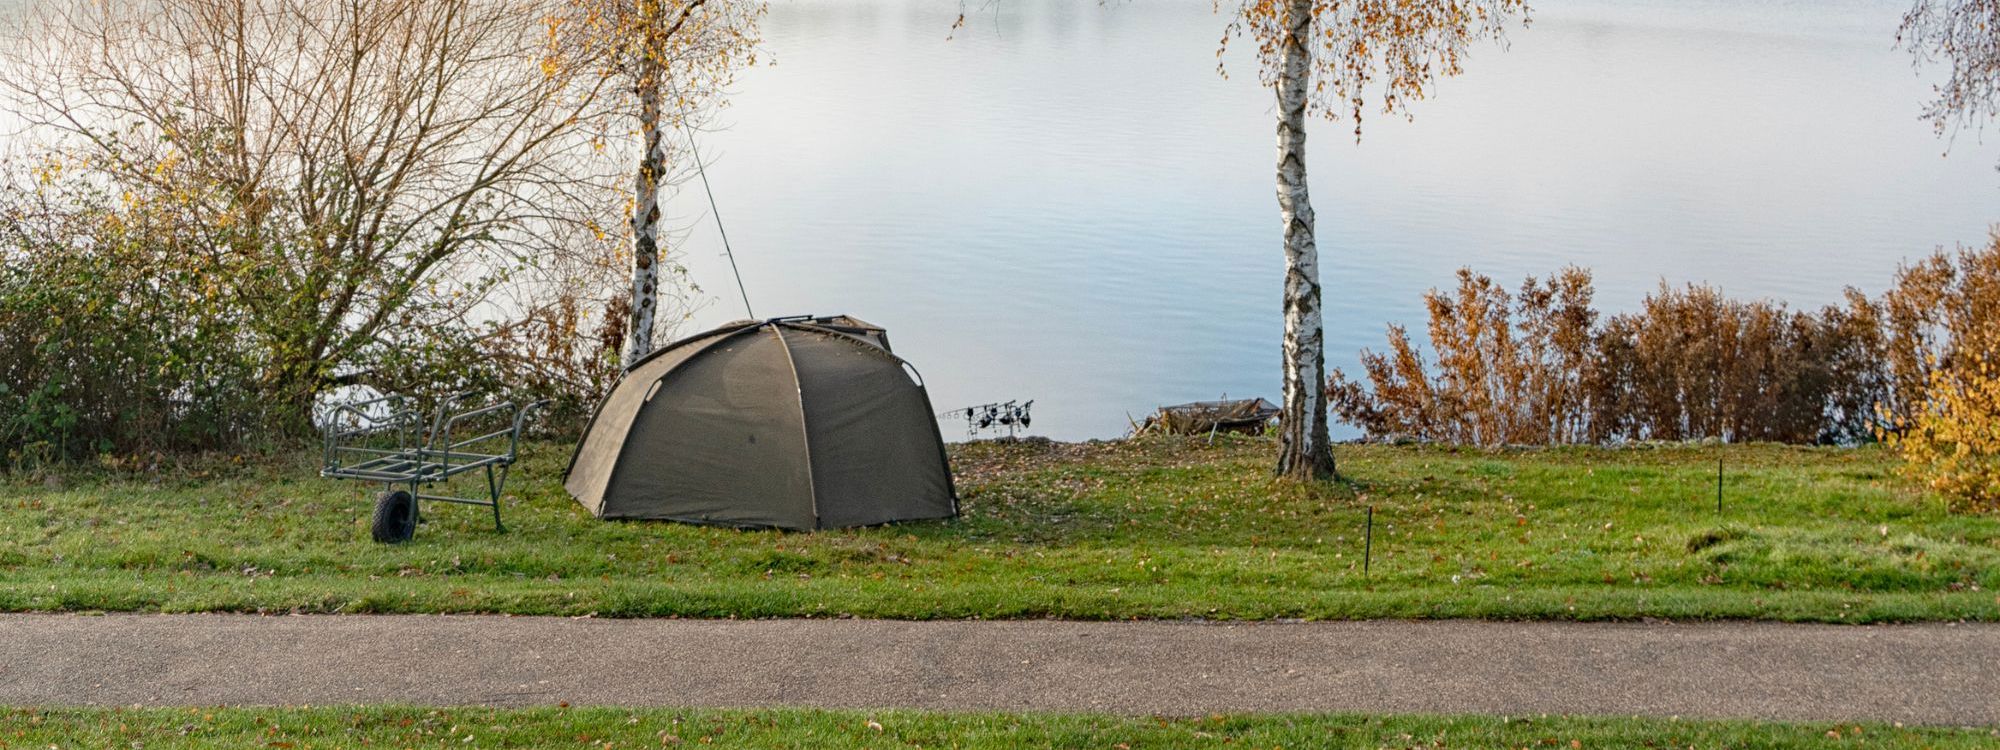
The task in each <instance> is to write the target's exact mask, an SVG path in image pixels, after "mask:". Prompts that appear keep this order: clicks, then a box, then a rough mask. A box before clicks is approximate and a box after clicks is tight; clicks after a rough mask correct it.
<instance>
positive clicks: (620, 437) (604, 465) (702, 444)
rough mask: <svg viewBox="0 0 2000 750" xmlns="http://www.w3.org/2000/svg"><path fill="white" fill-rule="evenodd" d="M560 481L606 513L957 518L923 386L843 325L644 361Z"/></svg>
mask: <svg viewBox="0 0 2000 750" xmlns="http://www.w3.org/2000/svg"><path fill="white" fill-rule="evenodd" d="M563 486H564V487H565V488H566V489H568V490H569V493H570V495H572V496H574V497H575V498H576V499H577V502H580V503H582V504H583V506H584V507H585V508H588V509H589V510H590V512H591V513H592V514H594V515H596V516H597V517H599V518H619V519H662V520H671V521H685V522H690V523H704V524H719V525H726V526H742V527H775V528H782V529H794V530H809V529H824V528H840V527H847V526H872V525H875V524H882V523H889V522H891V521H910V520H917V519H925V518H948V517H951V516H956V515H958V494H957V492H956V490H955V489H954V488H953V486H952V480H951V468H950V466H949V465H948V463H947V460H946V458H945V453H944V440H943V438H942V437H941V436H940V435H939V433H938V427H937V420H936V418H935V417H933V415H932V413H931V403H930V396H928V395H927V394H926V393H925V392H924V386H923V383H922V380H921V378H919V377H917V376H916V374H915V369H914V368H910V367H908V364H907V363H905V362H904V361H903V360H902V359H901V358H899V357H897V356H896V355H895V354H893V353H891V352H890V351H889V340H888V337H887V336H886V335H885V334H884V332H883V330H882V329H881V328H877V327H875V326H872V325H869V324H867V323H864V322H861V321H859V320H855V319H853V318H849V317H846V316H838V317H825V318H813V317H803V318H774V319H771V320H764V321H742V322H738V323H732V324H730V325H727V326H723V327H721V328H718V329H715V330H713V331H709V332H707V333H702V334H697V335H695V336H691V337H688V338H685V339H682V340H680V341H676V342H674V343H672V344H669V345H667V346H666V347H665V348H662V349H660V350H658V351H655V352H653V353H652V354H650V355H648V356H646V357H645V358H643V359H640V360H639V361H638V362H637V363H635V364H634V365H633V366H632V368H631V369H630V370H628V371H626V373H625V376H624V377H623V378H621V379H620V380H619V381H618V384H617V385H615V386H613V387H612V389H611V393H610V394H608V395H606V396H605V398H604V401H603V402H602V403H601V404H599V405H598V407H597V415H596V416H595V417H593V418H592V419H591V422H590V427H589V428H588V429H587V430H585V432H584V436H583V441H582V442H581V443H579V444H578V445H577V449H576V455H575V456H574V457H573V458H571V459H570V467H569V471H568V473H567V475H566V476H565V477H564V479H563Z"/></svg>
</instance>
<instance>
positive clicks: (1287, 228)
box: [1223, 0, 1528, 479]
mask: <svg viewBox="0 0 2000 750" xmlns="http://www.w3.org/2000/svg"><path fill="white" fill-rule="evenodd" d="M1527 13H1528V7H1527V4H1526V2H1525V0H1419V1H1415V2H1413V1H1412V0H1240V4H1239V5H1238V7H1237V9H1236V12H1235V14H1234V16H1233V18H1232V20H1231V22H1230V26H1229V30H1228V32H1227V33H1226V34H1225V35H1224V37H1223V42H1224V45H1225V46H1226V45H1227V44H1228V42H1229V40H1231V39H1235V38H1247V39H1249V40H1250V41H1251V42H1252V43H1253V44H1254V45H1255V47H1256V51H1257V58H1258V61H1259V63H1260V69H1261V74H1262V81H1263V82H1264V84H1265V85H1267V86H1270V87H1271V89H1272V91H1274V92H1276V94H1277V98H1278V101H1277V104H1278V162H1277V177H1278V215H1279V218H1280V220H1281V221H1282V222H1283V224H1284V234H1285V240H1284V242H1285V287H1284V307H1285V338H1284V391H1285V399H1284V401H1285V403H1284V411H1283V415H1282V427H1281V428H1280V432H1279V436H1280V439H1281V448H1280V453H1279V457H1278V467H1277V473H1278V474H1279V475H1280V476H1285V477H1291V478H1297V479H1317V478H1324V477H1328V476H1332V475H1333V474H1334V468H1335V467H1334V461H1333V451H1332V447H1331V445H1330V441H1329V439H1328V435H1327V398H1326V387H1325V385H1326V351H1325V343H1324V340H1325V339H1324V333H1323V330H1322V329H1323V323H1322V321H1321V313H1320V309H1321V303H1320V296H1321V288H1320V277H1319V250H1318V247H1317V244H1316V240H1315V232H1316V227H1315V225H1314V217H1313V209H1312V200H1311V198H1310V196H1309V195H1308V193H1307V189H1306V118H1307V115H1308V114H1316V115H1320V116H1323V117H1326V118H1328V119H1338V118H1340V117H1342V116H1345V117H1348V118H1349V119H1351V120H1352V121H1353V123H1354V134H1355V137H1356V138H1357V139H1358V138H1360V136H1361V121H1362V114H1363V112H1364V111H1365V110H1368V109H1371V108H1378V109H1379V110H1380V111H1381V112H1383V113H1384V114H1389V115H1402V116H1405V117H1407V116H1408V115H1409V109H1408V107H1409V104H1410V103H1412V102H1415V101H1418V100H1421V99H1423V98H1424V97H1425V96H1428V95H1429V94H1430V93H1431V92H1432V90H1433V89H1434V87H1435V83H1436V81H1437V79H1438V78H1440V77H1448V76H1453V75H1457V74H1458V73H1459V72H1461V70H1462V69H1463V65H1464V61H1465V58H1466V56H1467V54H1468V52H1469V49H1470V47H1471V45H1472V44H1473V43H1474V42H1476V41H1480V40H1484V39H1496V40H1503V39H1504V32H1505V29H1506V28H1507V25H1508V24H1509V22H1510V21H1512V20H1513V19H1515V18H1520V19H1522V20H1523V22H1524V23H1525V20H1526V18H1527ZM1225 51H1226V50H1225ZM1371 96H1374V97H1377V103H1376V104H1373V105H1371V104H1370V103H1369V101H1370V100H1369V98H1370V97H1371Z"/></svg>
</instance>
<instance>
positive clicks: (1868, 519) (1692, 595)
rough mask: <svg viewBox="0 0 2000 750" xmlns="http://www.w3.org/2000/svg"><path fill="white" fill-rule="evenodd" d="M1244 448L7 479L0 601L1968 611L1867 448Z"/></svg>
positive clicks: (139, 607) (1977, 574)
mask: <svg viewBox="0 0 2000 750" xmlns="http://www.w3.org/2000/svg"><path fill="white" fill-rule="evenodd" d="M1273 451H1274V444H1273V443H1271V442H1269V441H1265V440H1261V439H1251V438H1233V437H1230V436H1222V437H1220V438H1218V439H1217V440H1216V441H1215V443H1214V444H1213V445H1210V444H1208V443H1206V442H1205V441H1202V440H1142V441H1132V442H1124V443H1103V444H1074V445H1071V444H1046V443H1016V444H993V443H987V444H975V445H966V446H956V447H954V449H953V452H954V456H953V458H954V467H955V468H956V470H957V472H958V475H959V487H960V491H961V494H962V495H963V497H964V510H965V515H964V517H963V518H960V519H957V520H953V521H945V522H925V523H914V524H904V525H897V526H891V527H885V528H875V529H856V530H844V531H833V532H821V533H815V534H792V533H780V532H772V531H748V532H746V531H736V530H730V529H718V528H700V527H692V526H683V525H677V524H666V523H606V522H599V521H596V520H593V519H591V518H590V517H589V516H588V515H587V514H586V513H584V512H583V510H582V509H581V508H580V507H579V506H577V504H576V503H575V502H573V501H571V500H570V499H569V498H568V497H567V496H566V495H565V494H564V493H563V490H562V489H561V486H560V481H561V473H562V468H563V466H564V464H565V462H566V461H567V458H568V455H567V452H566V450H565V449H563V448H562V447H560V446H556V445H552V444H541V445H534V446H530V447H529V448H528V449H527V453H526V455H525V458H524V461H523V464H522V465H521V466H520V467H518V468H519V472H518V473H517V477H518V481H517V484H516V485H515V486H514V488H513V489H512V490H511V491H510V495H511V497H510V498H509V500H508V504H507V507H506V516H507V524H508V526H509V528H510V532H509V533H506V534H496V533H494V531H493V530H492V527H491V525H490V518H489V517H488V516H487V515H485V513H484V509H477V508H463V507H456V506H447V507H438V508H435V509H432V510H431V511H429V516H430V519H431V522H430V523H429V524H427V525H425V526H424V527H423V528H421V529H420V530H419V531H418V533H417V537H416V539H415V540H414V541H412V542H411V543H409V544H404V545H397V546H384V545H378V544H374V543H372V542H370V541H368V531H367V522H368V517H369V516H368V513H369V497H368V494H369V492H370V490H369V488H367V487H364V486H362V485H357V484H344V483H336V482H331V481H326V480H321V479H318V478H317V477H315V476H314V467H313V466H312V465H311V462H310V460H309V458H308V457H303V456H301V457H297V458H291V459H284V460H267V461H255V462H252V463H251V464H250V465H248V466H242V467H229V468H224V469H220V470H214V471H208V472H201V471H192V470H180V471H175V472H166V473H155V474H150V475H148V474H137V473H132V472H113V471H75V472H71V473H69V474H67V475H64V476H59V477H54V478H42V479H32V480H31V479H28V478H22V477H15V478H11V479H5V480H0V610H6V611H90V610H136V611H166V612H186V611H241V612H287V611H292V612H378V613H397V612H505V613H517V614H554V615H584V614H592V613H595V614H597V615H600V616H689V617H781V616H808V617H834V616H860V617H888V618H912V619H923V618H1038V617H1064V618H1080V619H1123V618H1133V617H1138V618H1184V617H1198V618H1213V619H1269V618H1321V619H1332V618H1376V617H1418V618H1437V617H1482V618H1558V619H1607V618H1615V619H1628V618H1641V617H1663V618H1755V619H1771V620H1792V621H1823V622H1887V621H1918V620H1956V619H1968V620H1995V619H2000V518H1997V517H1993V516H1962V515H1951V514H1948V513H1945V512H1944V511H1943V510H1942V508H1941V507H1940V505H1939V503H1938V502H1937V500H1936V499H1935V498H1934V497H1930V496H1927V495H1926V494H1925V493H1923V492H1921V491H1919V490H1917V489H1915V488H1912V487H1911V486H1909V485H1908V484H1906V483H1904V482H1903V481H1901V480H1899V479H1897V478H1895V477H1894V476H1893V473H1892V469H1893V460H1894V459H1893V457H1892V456H1890V455H1888V454H1886V453H1884V452H1882V451H1879V450H1875V449H1832V448H1797V447H1785V446H1732V447H1726V448H1716V447H1705V448H1704V447H1690V446H1665V447H1633V448H1619V449H1601V448H1575V449H1548V450H1474V449H1452V448H1440V447H1423V446H1406V447H1388V446H1354V447H1342V448H1341V449H1340V450H1339V456H1340V458H1341V469H1342V474H1343V480H1342V481H1340V482H1336V483H1327V484H1323V485H1312V486H1304V485H1295V484H1287V483H1281V482H1276V481H1273V480H1271V479H1270V478H1269V475H1268V467H1269V462H1270V457H1271V455H1272V453H1273ZM1718 458H1721V459H1722V460H1723V461H1724V463H1725V465H1726V466H1727V467H1728V473H1727V475H1726V479H1725V497H1724V505H1723V508H1722V510H1721V511H1720V512H1718V511H1717V510H1716V507H1715V465H1716V461H1717V459H1718ZM1371 506H1372V507H1373V508H1374V509H1375V515H1374V518H1375V524H1374V529H1373V533H1372V551H1370V552H1369V553H1368V557H1369V562H1368V564H1367V566H1366V567H1367V570H1366V571H1365V573H1364V570H1363V567H1364V566H1363V556H1364V537H1365V536H1367V535H1368V532H1367V531H1366V530H1365V529H1364V519H1365V518H1366V512H1365V511H1366V509H1367V508H1368V507H1371Z"/></svg>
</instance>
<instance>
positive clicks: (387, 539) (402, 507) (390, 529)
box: [373, 490, 417, 544]
mask: <svg viewBox="0 0 2000 750" xmlns="http://www.w3.org/2000/svg"><path fill="white" fill-rule="evenodd" d="M416 502H417V499H416V498H414V497H411V496H410V493H409V492H406V491H404V490H389V491H387V492H384V493H382V495H381V496H380V497H377V498H375V524H374V528H373V531H374V534H375V541H378V542H381V543H383V544H401V543H403V542H407V541H410V537H411V536H412V535H414V534H416V533H417V524H416V516H417V514H415V513H413V512H411V511H412V510H414V509H413V508H411V507H410V506H411V505H413V504H415V503H416Z"/></svg>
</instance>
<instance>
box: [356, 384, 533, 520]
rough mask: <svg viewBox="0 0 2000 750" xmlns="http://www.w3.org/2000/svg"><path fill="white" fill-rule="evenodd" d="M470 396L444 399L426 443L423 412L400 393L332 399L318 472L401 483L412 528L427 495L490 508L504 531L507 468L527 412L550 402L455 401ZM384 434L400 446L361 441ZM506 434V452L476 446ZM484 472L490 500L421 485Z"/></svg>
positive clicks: (387, 487) (391, 485) (391, 486)
mask: <svg viewBox="0 0 2000 750" xmlns="http://www.w3.org/2000/svg"><path fill="white" fill-rule="evenodd" d="M473 395H474V394H472V393H459V394H454V395H452V396H448V397H446V398H444V399H442V400H440V401H439V402H438V404H437V409H436V411H435V412H434V413H433V415H432V417H431V420H430V429H429V430H428V431H427V432H424V433H423V434H422V435H421V437H422V442H418V438H419V430H420V429H421V428H422V415H421V414H420V413H418V412H417V411H416V409H415V408H413V407H412V406H411V405H410V401H409V399H407V398H405V397H403V396H400V395H389V396H382V397H380V398H373V399H368V400H365V401H355V402H350V403H344V404H336V405H334V406H333V407H331V408H330V409H329V411H328V413H327V415H326V422H325V428H324V430H323V434H324V436H325V442H324V454H323V461H322V462H321V465H320V472H319V475H320V476H323V477H327V478H329V479H350V480H355V481H363V482H380V483H381V484H382V487H383V491H384V492H385V493H387V492H393V491H395V490H396V488H397V487H398V486H407V487H408V488H409V493H410V498H411V502H410V511H409V512H410V518H409V522H410V524H411V527H412V528H414V527H415V524H416V523H417V522H419V521H421V520H422V519H423V515H422V511H421V510H419V507H420V506H421V505H422V501H424V500H430V501H433V502H444V503H458V504H460V505H476V506H480V507H488V508H492V509H493V530H494V531H500V532H504V531H506V530H507V527H506V526H504V525H502V524H501V523H500V495H501V493H502V492H503V491H505V489H506V487H507V473H508V469H509V468H511V467H512V466H513V465H514V461H515V459H516V458H518V457H519V455H520V447H521V426H522V425H523V424H525V423H526V422H527V419H528V415H529V414H530V413H532V412H534V411H536V410H538V409H540V408H542V407H544V406H547V405H548V403H549V402H548V401H547V400H542V401H534V402H530V403H528V404H525V405H522V406H519V407H516V406H515V405H514V402H512V401H503V402H500V403H497V404H492V405H489V406H483V407H478V408H471V409H457V405H458V404H460V403H462V402H464V401H466V400H467V399H470V398H472V396H473ZM509 411H511V412H513V413H514V417H513V421H512V423H511V424H510V425H509V426H507V427H504V428H502V429H498V430H493V431H490V432H486V433H483V434H479V435H475V436H472V437H467V438H463V439H458V440H454V439H453V432H454V430H456V429H457V428H458V427H459V426H460V425H461V424H463V423H465V422H469V421H472V420H476V419H480V418H482V417H488V416H490V415H493V414H498V413H504V412H509ZM385 436H386V437H393V438H394V446H395V447H393V448H385V447H377V446H371V445H365V444H363V443H365V442H367V441H370V440H374V439H378V438H384V437H385ZM501 438H505V439H506V441H507V451H506V452H505V453H490V452H480V451H478V450H473V449H474V448H478V447H483V444H486V443H489V442H490V441H497V440H499V439H501ZM489 450H490V449H489ZM482 470H483V471H485V473H486V492H487V499H485V500H480V499H477V498H468V497H453V496H450V495H439V494H428V493H426V492H424V491H423V490H424V489H425V488H427V487H430V486H432V485H436V484H440V483H443V482H445V481H446V480H449V479H451V478H452V477H455V476H459V475H461V474H465V473H467V472H473V471H482Z"/></svg>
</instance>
